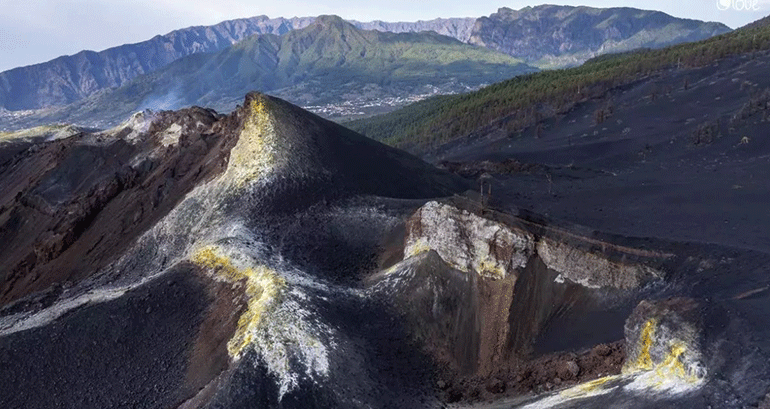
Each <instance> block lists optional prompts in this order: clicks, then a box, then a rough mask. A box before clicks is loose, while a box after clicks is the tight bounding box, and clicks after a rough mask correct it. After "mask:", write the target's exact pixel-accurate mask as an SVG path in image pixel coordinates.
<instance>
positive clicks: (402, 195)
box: [0, 93, 770, 408]
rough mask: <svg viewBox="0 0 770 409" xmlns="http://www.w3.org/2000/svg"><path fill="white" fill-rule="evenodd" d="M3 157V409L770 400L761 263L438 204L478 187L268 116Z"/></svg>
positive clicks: (336, 129) (8, 145)
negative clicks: (769, 396)
mask: <svg viewBox="0 0 770 409" xmlns="http://www.w3.org/2000/svg"><path fill="white" fill-rule="evenodd" d="M71 132H76V134H75V135H69V136H68V134H69V133H71ZM36 134H38V135H39V136H35V135H36ZM0 152H2V155H0V159H2V164H1V165H0V183H2V186H3V190H2V191H3V196H2V201H1V202H0V227H1V228H2V229H1V230H0V235H1V236H0V239H2V241H0V243H3V244H4V246H3V247H0V257H2V260H1V262H0V266H2V270H0V291H1V293H0V297H1V298H0V361H2V362H3V363H4V365H3V366H2V367H0V406H2V407H45V408H47V407H56V406H64V407H111V406H120V407H136V408H168V407H175V408H220V407H227V408H253V407H270V408H272V407H282V408H308V407H321V408H330V407H335V408H336V407H354V408H359V407H360V408H391V407H405V408H425V407H443V406H444V405H445V404H447V403H456V402H458V401H459V402H461V403H462V404H465V405H476V404H480V405H481V404H483V403H482V402H481V400H489V401H494V402H492V404H493V405H502V406H503V407H512V406H516V405H519V406H521V405H531V406H529V407H549V406H557V407H558V406H559V405H561V407H596V408H602V407H608V406H609V407H616V406H621V407H622V406H625V407H632V408H633V407H656V406H666V405H675V406H679V405H683V404H686V405H689V406H692V407H705V406H708V405H711V406H712V407H715V406H716V407H718V406H719V405H717V404H721V403H723V402H728V403H729V404H728V406H732V407H735V406H745V405H753V404H756V403H757V402H758V401H759V399H760V398H761V397H762V396H763V395H764V393H765V392H766V391H767V389H768V388H769V387H770V382H769V381H767V380H768V379H770V365H768V362H770V360H769V359H768V356H770V353H769V352H768V351H770V345H768V341H767V340H768V339H770V334H768V330H767V328H768V326H767V325H766V323H767V320H766V319H765V318H766V317H765V315H766V314H765V313H764V311H768V310H770V309H768V305H770V301H768V300H770V298H768V291H767V289H768V288H770V284H768V279H767V278H766V275H764V276H763V275H757V274H755V271H756V270H757V269H761V268H764V267H763V266H766V265H767V264H768V260H769V259H770V257H768V256H767V254H760V253H756V252H736V251H735V250H733V249H726V248H724V247H719V246H703V245H697V244H682V243H671V242H665V241H661V240H652V239H633V238H627V237H620V236H611V235H607V234H604V233H601V232H598V231H594V230H590V229H588V228H579V227H576V226H572V225H566V224H565V225H561V226H560V227H555V226H553V225H549V224H548V223H544V222H543V221H542V220H538V218H536V217H534V216H533V215H529V217H526V218H524V217H517V216H515V215H512V214H504V213H500V212H498V211H495V210H492V209H489V208H488V207H486V205H485V203H486V202H488V199H489V197H488V195H489V191H488V190H486V195H487V196H485V199H484V200H481V201H476V200H472V199H470V198H472V197H474V196H476V195H475V194H474V193H473V192H467V191H466V192H465V196H466V197H462V196H453V197H451V198H446V197H445V198H437V199H435V200H433V199H432V198H434V197H438V196H449V195H452V194H456V193H460V192H463V191H465V189H466V188H467V187H468V185H469V184H471V182H470V181H464V180H463V179H461V178H459V177H457V176H453V175H451V174H450V173H447V172H445V171H441V170H437V169H436V168H434V167H432V166H430V165H428V164H426V163H424V162H422V161H420V160H419V159H417V158H415V157H413V156H410V155H408V154H406V153H403V152H400V151H398V150H395V149H392V148H389V147H386V146H384V145H381V144H379V143H377V142H374V141H371V140H368V139H366V138H364V137H363V136H361V135H358V134H355V133H353V132H351V131H348V130H346V129H344V128H342V127H340V126H338V125H336V124H334V123H331V122H329V121H326V120H324V119H321V118H319V117H317V116H314V115H312V114H309V113H307V112H305V111H303V110H301V109H299V108H297V107H295V106H292V105H290V104H288V103H286V102H284V101H282V100H279V99H276V98H273V97H268V96H265V95H262V94H256V93H253V94H249V95H248V96H247V97H246V100H245V102H244V104H243V106H241V107H239V108H238V109H236V110H235V111H234V112H233V113H232V114H230V115H226V116H225V115H220V114H217V113H216V112H213V111H210V110H205V109H201V108H190V109H185V110H181V111H177V112H162V113H159V114H157V115H156V116H154V117H151V116H148V115H146V114H138V115H136V116H134V117H132V118H131V119H130V120H129V121H128V122H126V123H125V124H124V125H122V126H120V127H117V128H115V129H112V130H110V131H106V132H93V131H87V130H78V129H64V130H59V131H55V130H53V129H52V128H43V129H38V130H36V131H29V132H23V133H15V134H11V135H4V138H3V139H2V141H0ZM485 180H488V179H485ZM482 187H484V186H482ZM508 204H510V203H508ZM514 210H515V209H514ZM6 266H7V267H6ZM671 297H674V298H673V299H670V298H671ZM640 301H641V302H640ZM752 311H759V312H758V313H757V312H754V313H753V315H752V314H750V313H751V312H752ZM608 375H609V376H608Z"/></svg>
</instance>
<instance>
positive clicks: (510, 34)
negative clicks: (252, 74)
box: [0, 6, 729, 111]
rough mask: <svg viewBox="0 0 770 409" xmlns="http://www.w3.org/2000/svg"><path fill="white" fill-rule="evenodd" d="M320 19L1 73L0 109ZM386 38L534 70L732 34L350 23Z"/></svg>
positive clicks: (639, 22) (628, 17) (658, 24)
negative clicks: (480, 50)
mask: <svg viewBox="0 0 770 409" xmlns="http://www.w3.org/2000/svg"><path fill="white" fill-rule="evenodd" d="M313 21H315V18H314V17H307V18H292V19H285V18H276V19H270V18H268V17H266V16H259V17H253V18H248V19H239V20H231V21H225V22H222V23H220V24H217V25H214V26H208V27H191V28H186V29H182V30H177V31H173V32H171V33H169V34H166V35H163V36H160V35H159V36H156V37H153V38H152V39H150V40H148V41H144V42H140V43H136V44H128V45H122V46H118V47H115V48H110V49H108V50H105V51H101V52H93V51H82V52H80V53H78V54H75V55H72V56H63V57H59V58H56V59H54V60H51V61H49V62H45V63H41V64H36V65H32V66H27V67H19V68H15V69H12V70H8V71H5V72H2V73H0V108H3V109H6V110H10V111H19V110H29V109H40V108H44V107H50V106H61V105H66V104H69V103H72V102H75V101H79V100H81V99H84V98H87V97H89V96H92V95H95V94H97V93H99V92H101V91H103V90H105V89H112V88H116V87H119V86H122V85H124V84H126V83H127V82H128V81H130V80H132V79H134V78H136V77H138V76H140V75H143V74H148V73H152V72H154V71H156V70H158V69H161V68H163V67H166V66H167V65H169V64H171V63H172V62H174V61H176V60H178V59H180V58H183V57H186V56H189V55H193V54H199V53H207V52H217V51H220V50H222V49H224V48H227V47H231V46H233V45H234V44H236V43H238V42H240V41H243V40H244V39H247V38H248V37H250V36H252V35H256V34H275V35H284V34H286V33H288V32H291V31H293V30H298V29H302V28H305V27H307V26H308V25H310V24H311V23H312V22H313ZM352 23H353V24H354V25H355V26H357V27H358V28H361V29H367V30H368V29H373V30H378V31H387V32H395V33H402V32H420V31H434V32H437V33H439V34H442V35H446V36H450V37H453V38H455V39H457V40H459V41H461V42H466V43H469V44H474V45H480V46H484V47H488V48H491V49H494V50H497V51H501V52H503V53H506V54H508V55H511V56H513V57H515V58H520V59H522V60H523V61H524V62H526V63H527V64H530V65H535V66H540V67H554V66H563V65H574V64H578V63H580V62H582V61H584V60H585V59H587V58H590V57H593V56H595V55H597V54H601V53H605V52H615V51H624V50H629V49H633V48H637V47H641V46H643V47H653V48H654V47H661V46H665V45H669V44H672V43H676V42H682V41H694V40H699V39H703V38H707V37H710V36H713V35H715V34H720V33H723V32H727V31H729V28H728V27H727V26H724V25H722V24H718V23H703V22H699V21H694V20H684V19H678V18H674V17H671V16H669V15H666V14H663V13H660V12H647V11H642V10H637V9H630V8H611V9H595V8H588V7H567V6H538V7H527V8H524V9H522V10H519V11H514V10H511V9H507V8H502V9H500V10H499V11H498V12H497V13H495V14H492V15H491V16H489V17H481V18H478V19H477V18H455V19H436V20H431V21H418V22H399V23H387V22H381V21H374V22H368V23H362V22H352Z"/></svg>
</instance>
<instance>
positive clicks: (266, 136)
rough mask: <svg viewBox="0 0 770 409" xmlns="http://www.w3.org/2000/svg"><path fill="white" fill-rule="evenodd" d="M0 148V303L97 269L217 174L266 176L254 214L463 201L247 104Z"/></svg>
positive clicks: (445, 181)
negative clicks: (383, 202) (357, 202)
mask: <svg viewBox="0 0 770 409" xmlns="http://www.w3.org/2000/svg"><path fill="white" fill-rule="evenodd" d="M241 127H242V128H243V129H244V130H243V131H241V130H240V128H241ZM239 132H240V134H239ZM49 139H50V138H49ZM2 143H3V145H2V148H3V151H4V152H9V154H8V155H4V163H3V165H2V181H3V182H2V184H3V186H4V189H3V198H2V207H0V208H2V218H0V220H2V222H3V225H4V228H3V231H2V241H3V242H4V243H6V246H4V249H3V251H2V254H1V255H0V260H2V265H3V277H2V287H1V288H2V299H3V302H6V303H7V302H9V301H12V300H14V299H16V298H18V297H20V296H24V295H26V294H28V293H29V292H31V291H37V290H41V289H44V288H47V287H48V286H50V285H51V284H53V283H58V284H61V283H63V282H65V281H73V280H74V281H79V280H80V279H82V278H85V277H87V276H89V275H90V274H91V273H93V272H95V271H97V270H98V269H100V268H103V267H104V266H106V265H107V264H108V263H110V262H112V261H114V260H115V259H116V257H118V256H119V255H120V254H121V252H122V251H123V250H124V249H125V248H126V247H127V246H129V245H130V243H131V242H132V241H133V240H134V239H135V238H136V237H137V236H138V235H140V234H141V233H143V232H144V230H146V229H147V228H149V227H150V226H152V225H153V224H155V223H156V222H158V220H160V218H162V217H163V216H165V215H166V214H167V213H168V212H169V211H170V210H171V209H173V208H174V207H175V206H176V205H177V204H178V203H179V202H180V201H181V200H182V199H183V198H184V196H185V194H187V193H188V192H190V191H191V190H192V189H194V188H195V187H196V186H197V185H199V184H201V183H203V182H204V181H206V180H208V179H211V178H212V177H214V176H216V175H219V174H221V173H222V172H225V175H224V178H226V179H228V180H230V181H231V183H232V184H233V186H238V187H239V188H240V187H242V186H245V185H246V184H247V183H248V182H249V181H250V180H251V179H253V178H257V177H261V176H264V175H263V174H267V173H269V174H270V175H271V178H272V179H271V180H272V181H274V182H271V184H270V189H267V190H266V191H264V192H262V194H261V195H260V203H261V206H260V209H271V210H270V211H272V212H279V213H280V212H284V213H286V212H291V211H295V210H297V209H301V208H304V207H307V206H310V205H312V204H313V203H315V202H317V201H319V200H337V199H340V198H344V197H348V196H350V195H376V196H385V197H394V198H429V197H437V196H445V195H448V194H451V193H453V192H457V191H461V190H463V189H462V186H463V184H462V183H461V182H459V180H460V179H458V178H456V177H454V176H450V175H449V174H447V173H445V172H443V171H439V170H436V169H435V168H433V167H431V166H429V165H426V164H425V163H423V162H421V161H420V160H419V159H417V158H415V157H412V156H410V155H408V154H404V153H402V152H399V151H397V150H396V149H394V148H390V147H387V146H385V145H382V144H379V143H377V142H374V141H372V140H370V139H368V138H365V137H362V136H360V135H357V134H355V133H353V132H352V131H349V130H347V129H346V128H343V127H340V126H338V125H336V124H333V123H331V122H328V121H326V120H323V119H321V118H318V117H316V116H314V115H312V114H309V113H307V112H305V111H302V110H300V109H299V108H296V107H294V106H292V105H290V104H288V103H286V102H283V101H281V100H278V99H274V98H271V97H267V96H264V95H257V94H251V95H249V97H248V98H247V100H246V103H245V105H244V107H243V108H241V109H239V110H237V111H235V112H234V113H233V114H231V115H230V116H222V115H219V114H217V113H215V112H213V111H209V110H204V109H200V108H191V109H186V110H182V111H179V112H162V113H159V114H157V115H156V116H154V117H150V118H145V117H143V116H142V115H141V114H138V115H137V116H135V117H133V118H132V121H129V122H128V123H127V124H125V125H124V126H122V127H118V128H116V129H115V130H112V131H108V132H97V133H79V134H77V135H75V136H72V137H69V138H64V139H56V140H52V141H50V142H46V141H45V139H43V138H40V139H38V140H34V139H33V140H32V141H30V140H28V139H20V138H11V139H6V140H4V141H3V142H2ZM233 147H234V148H233ZM231 149H232V150H231ZM64 260H66V262H65V261H64Z"/></svg>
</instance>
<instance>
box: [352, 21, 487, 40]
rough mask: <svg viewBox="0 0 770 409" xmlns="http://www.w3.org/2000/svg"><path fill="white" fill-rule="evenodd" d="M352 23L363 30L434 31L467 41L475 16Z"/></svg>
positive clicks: (393, 31) (394, 31)
mask: <svg viewBox="0 0 770 409" xmlns="http://www.w3.org/2000/svg"><path fill="white" fill-rule="evenodd" d="M352 23H353V25H355V26H356V27H358V28H361V29H364V30H377V31H386V32H391V33H419V32H420V31H434V32H436V33H438V34H441V35H445V36H447V37H452V38H455V39H457V40H459V41H462V42H464V43H467V42H468V40H469V39H470V38H471V32H472V30H473V27H474V25H475V24H476V18H475V17H473V18H437V19H434V20H427V21H423V20H419V21H416V22H405V21H400V22H396V23H390V22H387V21H380V20H375V21H370V22H359V21H352Z"/></svg>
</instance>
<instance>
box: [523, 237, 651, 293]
mask: <svg viewBox="0 0 770 409" xmlns="http://www.w3.org/2000/svg"><path fill="white" fill-rule="evenodd" d="M537 254H538V255H539V256H540V257H541V258H542V259H543V262H544V263H545V264H546V265H547V266H548V267H549V268H551V269H553V270H555V271H558V272H559V277H557V280H560V281H564V280H568V281H571V282H573V283H577V284H581V285H583V286H585V287H589V288H600V287H613V288H620V289H630V288H637V287H639V286H641V285H643V284H645V283H647V282H649V281H651V280H653V279H655V278H660V277H661V276H662V273H661V272H659V271H656V270H655V269H653V268H650V267H648V266H645V265H642V264H629V263H621V262H617V261H614V260H611V259H609V258H608V257H607V256H606V255H604V254H601V253H599V254H596V253H591V252H588V251H586V250H583V249H579V248H577V247H575V246H572V245H570V244H567V243H561V242H558V241H556V240H552V239H547V238H544V239H541V240H539V241H538V243H537Z"/></svg>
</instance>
